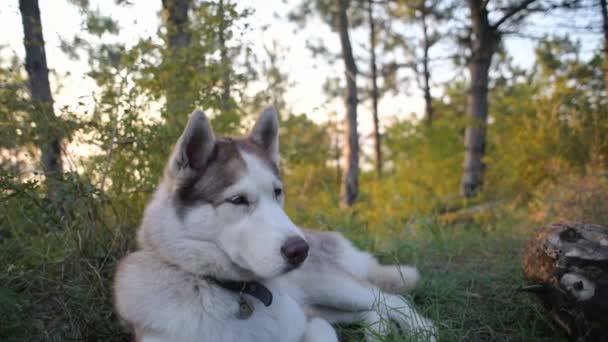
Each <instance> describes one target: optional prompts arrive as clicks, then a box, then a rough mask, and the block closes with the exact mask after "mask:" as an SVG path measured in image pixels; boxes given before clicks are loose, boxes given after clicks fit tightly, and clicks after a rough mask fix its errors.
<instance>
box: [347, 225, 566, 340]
mask: <svg viewBox="0 0 608 342" xmlns="http://www.w3.org/2000/svg"><path fill="white" fill-rule="evenodd" d="M503 219H504V221H497V222H499V223H495V224H493V225H492V224H488V225H480V224H476V223H472V222H470V223H468V224H450V225H441V224H439V223H437V222H435V223H434V224H433V226H432V228H433V229H429V230H425V231H423V232H419V233H418V234H417V236H416V237H415V238H410V239H407V238H404V237H401V238H400V239H396V242H394V243H393V246H392V247H390V248H388V249H385V250H384V252H381V253H377V254H379V256H380V258H381V259H382V260H383V261H384V262H386V263H394V262H405V263H413V264H416V265H417V266H418V267H419V269H420V271H421V274H422V282H421V284H420V286H419V287H418V288H417V289H415V290H414V291H413V292H412V293H410V296H411V298H412V299H413V301H414V302H415V305H416V308H417V310H419V312H420V313H422V314H423V315H424V316H426V317H428V318H430V319H432V320H433V321H434V322H435V324H436V326H437V328H438V330H439V341H446V342H447V341H566V339H565V338H564V337H563V335H562V334H561V333H560V332H559V331H558V330H556V329H555V327H554V326H553V325H552V323H551V322H550V321H548V319H547V317H546V316H545V315H544V313H543V312H542V309H541V307H540V306H539V305H538V303H537V301H536V298H534V297H532V296H531V295H529V294H527V293H522V292H519V291H517V289H518V287H520V286H521V285H522V284H523V280H522V275H521V268H520V260H521V254H522V252H523V248H524V245H525V242H526V241H527V238H528V237H529V236H530V234H532V232H533V230H532V229H530V228H528V227H530V226H528V225H526V224H525V223H523V222H513V221H511V220H509V219H508V218H503ZM532 227H534V226H532ZM426 228H428V227H426ZM356 239H357V237H355V240H356ZM360 330H361V328H360V327H346V328H344V329H343V330H342V331H341V336H342V337H344V339H345V340H348V341H358V340H361V336H362V334H361V331H360ZM410 340H416V339H415V338H411V337H410V338H408V337H407V336H392V337H389V338H387V339H386V342H389V341H390V342H393V341H410Z"/></svg>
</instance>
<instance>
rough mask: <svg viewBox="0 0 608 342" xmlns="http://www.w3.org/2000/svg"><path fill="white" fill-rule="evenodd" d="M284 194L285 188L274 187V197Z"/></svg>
mask: <svg viewBox="0 0 608 342" xmlns="http://www.w3.org/2000/svg"><path fill="white" fill-rule="evenodd" d="M282 194H283V189H281V188H276V189H274V197H279V196H281V195H282Z"/></svg>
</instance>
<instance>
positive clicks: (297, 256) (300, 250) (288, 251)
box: [281, 236, 308, 266]
mask: <svg viewBox="0 0 608 342" xmlns="http://www.w3.org/2000/svg"><path fill="white" fill-rule="evenodd" d="M281 253H283V256H284V257H285V259H286V260H287V262H288V263H289V264H291V265H293V266H297V265H299V264H301V263H302V262H304V260H306V257H307V256H308V244H307V243H306V241H304V239H302V238H301V237H297V236H294V237H290V238H288V239H287V241H285V243H284V244H283V246H282V247H281Z"/></svg>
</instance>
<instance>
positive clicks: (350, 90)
mask: <svg viewBox="0 0 608 342" xmlns="http://www.w3.org/2000/svg"><path fill="white" fill-rule="evenodd" d="M336 4H337V8H338V18H337V19H338V21H337V25H338V27H337V31H338V33H339V35H340V46H341V48H342V59H343V60H344V69H345V71H344V73H345V76H346V99H345V107H346V130H345V138H346V144H345V146H344V157H345V158H344V163H345V165H344V175H343V179H342V191H341V195H342V196H341V197H342V199H341V201H342V205H344V206H347V207H350V206H352V204H353V203H354V202H355V200H356V199H357V195H358V192H359V134H358V133H357V104H358V102H359V100H358V98H357V66H356V64H355V58H354V57H353V51H352V47H351V44H350V37H349V35H348V17H347V15H346V7H347V1H346V0H336Z"/></svg>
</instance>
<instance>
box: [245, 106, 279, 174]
mask: <svg viewBox="0 0 608 342" xmlns="http://www.w3.org/2000/svg"><path fill="white" fill-rule="evenodd" d="M250 137H251V140H253V142H254V143H256V144H257V145H258V146H260V147H261V148H262V149H264V151H266V153H268V156H269V157H270V159H271V160H272V161H273V162H274V163H276V164H277V165H278V164H279V114H278V113H277V111H276V109H274V107H272V106H271V107H267V108H266V109H264V111H262V114H260V117H259V119H258V121H257V122H256V123H255V125H254V126H253V129H252V130H251V134H250Z"/></svg>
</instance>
